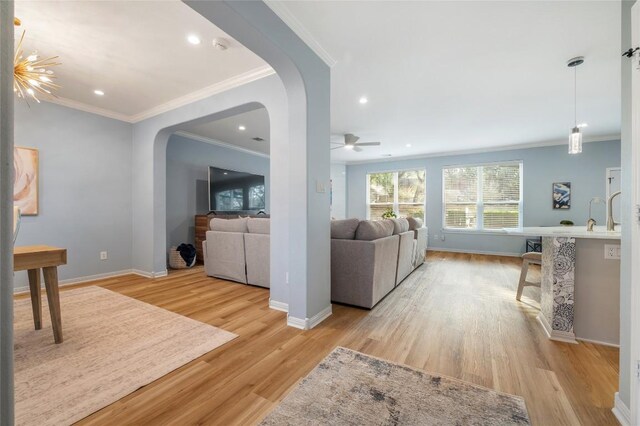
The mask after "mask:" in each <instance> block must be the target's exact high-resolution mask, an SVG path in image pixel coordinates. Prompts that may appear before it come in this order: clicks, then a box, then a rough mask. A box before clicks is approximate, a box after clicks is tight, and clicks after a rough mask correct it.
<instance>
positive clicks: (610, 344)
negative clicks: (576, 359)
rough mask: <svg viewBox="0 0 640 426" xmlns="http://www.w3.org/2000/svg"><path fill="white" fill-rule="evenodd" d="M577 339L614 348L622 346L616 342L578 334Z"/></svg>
mask: <svg viewBox="0 0 640 426" xmlns="http://www.w3.org/2000/svg"><path fill="white" fill-rule="evenodd" d="M576 340H578V341H581V342H587V343H593V344H596V345H602V346H610V347H612V348H620V345H617V344H615V343H609V342H603V341H601V340H594V339H585V338H584V337H578V336H576Z"/></svg>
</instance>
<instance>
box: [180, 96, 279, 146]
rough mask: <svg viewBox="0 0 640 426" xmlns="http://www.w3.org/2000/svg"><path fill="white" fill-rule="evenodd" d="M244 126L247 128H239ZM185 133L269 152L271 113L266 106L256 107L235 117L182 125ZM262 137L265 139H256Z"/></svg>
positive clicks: (205, 139) (181, 129) (214, 141)
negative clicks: (255, 139)
mask: <svg viewBox="0 0 640 426" xmlns="http://www.w3.org/2000/svg"><path fill="white" fill-rule="evenodd" d="M240 126H244V128H245V130H239V127H240ZM179 131H180V132H182V134H183V135H186V136H188V134H191V135H196V136H199V137H201V138H204V141H205V142H207V139H209V140H210V142H213V143H219V142H222V143H226V144H231V145H235V146H237V147H240V148H242V149H245V150H249V151H254V152H258V153H261V154H266V155H268V154H269V114H268V113H267V110H266V109H264V108H259V109H255V110H252V111H249V112H245V113H242V114H238V115H234V116H233V117H228V118H224V119H222V120H217V121H212V122H210V123H205V124H197V125H193V124H189V125H182V126H181V127H180V129H179ZM255 137H260V138H262V139H264V141H254V140H253V138H255Z"/></svg>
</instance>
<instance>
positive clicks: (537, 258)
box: [516, 252, 542, 300]
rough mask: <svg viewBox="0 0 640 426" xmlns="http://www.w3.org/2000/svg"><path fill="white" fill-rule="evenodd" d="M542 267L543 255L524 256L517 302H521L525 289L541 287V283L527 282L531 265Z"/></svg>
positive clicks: (534, 253)
mask: <svg viewBox="0 0 640 426" xmlns="http://www.w3.org/2000/svg"><path fill="white" fill-rule="evenodd" d="M531 264H534V265H542V253H536V252H529V253H525V254H523V255H522V269H521V270H520V282H519V283H518V292H517V293H516V300H520V296H522V290H524V288H525V287H528V286H532V287H540V284H541V283H540V282H539V281H538V282H533V281H527V273H528V272H529V265H531Z"/></svg>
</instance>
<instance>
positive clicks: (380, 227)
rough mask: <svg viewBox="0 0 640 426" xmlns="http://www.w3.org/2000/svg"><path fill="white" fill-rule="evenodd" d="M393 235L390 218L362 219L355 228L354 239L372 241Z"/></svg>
mask: <svg viewBox="0 0 640 426" xmlns="http://www.w3.org/2000/svg"><path fill="white" fill-rule="evenodd" d="M391 235H393V222H391V221H390V220H363V221H362V222H360V224H359V225H358V229H357V230H356V240H364V241H373V240H377V239H379V238H385V237H390V236H391Z"/></svg>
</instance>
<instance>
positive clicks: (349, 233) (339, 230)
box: [331, 219, 360, 240]
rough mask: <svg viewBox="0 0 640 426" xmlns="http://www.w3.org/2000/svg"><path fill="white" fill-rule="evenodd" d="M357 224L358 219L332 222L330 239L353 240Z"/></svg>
mask: <svg viewBox="0 0 640 426" xmlns="http://www.w3.org/2000/svg"><path fill="white" fill-rule="evenodd" d="M359 223H360V220H359V219H343V220H332V221H331V238H332V239H334V240H353V239H354V238H355V236H356V229H358V224H359Z"/></svg>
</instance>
